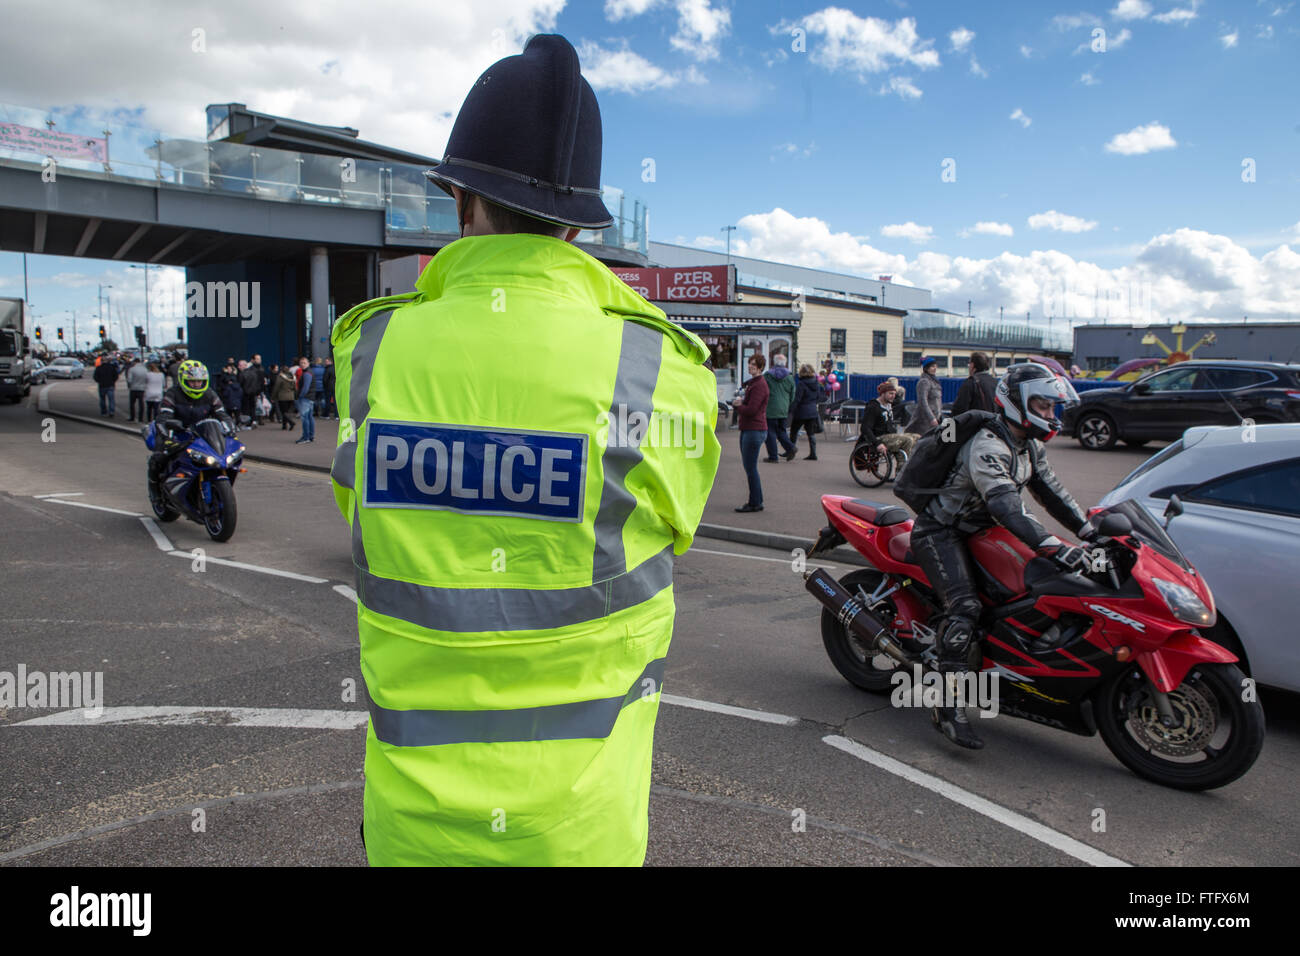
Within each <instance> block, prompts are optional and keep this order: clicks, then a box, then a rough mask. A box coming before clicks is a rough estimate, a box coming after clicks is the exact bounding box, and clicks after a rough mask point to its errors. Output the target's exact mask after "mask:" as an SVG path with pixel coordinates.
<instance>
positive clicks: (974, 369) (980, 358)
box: [952, 352, 998, 416]
mask: <svg viewBox="0 0 1300 956" xmlns="http://www.w3.org/2000/svg"><path fill="white" fill-rule="evenodd" d="M992 364H993V363H992V362H990V361H989V357H988V356H987V355H985V354H984V353H983V352H971V354H970V375H969V376H968V377H967V379H966V381H964V382H962V383H961V388H959V389H957V397H956V398H955V399H953V403H952V413H953V415H954V416H955V415H960V414H961V413H962V412H969V411H971V410H972V409H975V410H978V411H981V412H996V411H997V410H998V406H997V402H996V397H997V392H998V380H997V379H996V378H994V377H993V375H992V374H991V373H990V372H989V368H990V367H991V366H992Z"/></svg>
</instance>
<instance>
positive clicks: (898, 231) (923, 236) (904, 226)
mask: <svg viewBox="0 0 1300 956" xmlns="http://www.w3.org/2000/svg"><path fill="white" fill-rule="evenodd" d="M880 234H881V235H882V236H888V237H889V238H890V239H910V240H911V241H912V242H915V243H918V244H923V243H927V242H929V241H930V240H931V239H933V238H934V229H933V227H931V226H919V225H917V224H916V223H914V222H912V221H911V220H910V219H909V220H908V221H907V222H904V223H898V224H895V225H892V226H884V227H882V228H881V230H880Z"/></svg>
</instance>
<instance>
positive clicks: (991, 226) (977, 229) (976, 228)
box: [959, 221, 1016, 239]
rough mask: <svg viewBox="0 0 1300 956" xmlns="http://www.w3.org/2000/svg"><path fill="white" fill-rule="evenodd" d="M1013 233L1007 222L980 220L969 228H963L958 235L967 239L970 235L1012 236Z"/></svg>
mask: <svg viewBox="0 0 1300 956" xmlns="http://www.w3.org/2000/svg"><path fill="white" fill-rule="evenodd" d="M1015 233H1016V231H1015V230H1014V229H1012V228H1011V223H1009V222H989V221H982V222H977V223H975V225H973V226H971V227H970V228H969V229H963V230H962V231H961V232H960V233H959V235H960V236H961V237H962V238H963V239H968V238H970V237H971V236H1013V235H1015Z"/></svg>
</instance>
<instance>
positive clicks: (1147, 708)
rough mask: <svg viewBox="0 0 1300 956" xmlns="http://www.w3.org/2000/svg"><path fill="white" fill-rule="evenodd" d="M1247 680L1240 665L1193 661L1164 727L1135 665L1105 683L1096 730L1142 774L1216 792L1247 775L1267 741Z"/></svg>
mask: <svg viewBox="0 0 1300 956" xmlns="http://www.w3.org/2000/svg"><path fill="white" fill-rule="evenodd" d="M1247 686H1248V685H1247V683H1246V676H1245V675H1244V674H1242V672H1241V668H1239V667H1237V666H1236V665H1235V664H1198V665H1196V666H1195V667H1193V668H1192V669H1191V670H1190V671H1188V672H1187V676H1186V677H1185V678H1183V682H1182V683H1181V684H1179V685H1178V687H1176V688H1175V689H1174V690H1172V691H1170V692H1169V695H1168V696H1169V704H1170V706H1171V707H1172V708H1173V712H1174V719H1175V724H1174V726H1172V727H1166V726H1164V725H1163V724H1162V723H1161V722H1160V714H1159V713H1158V711H1157V710H1156V703H1155V699H1154V698H1153V696H1152V692H1151V686H1150V684H1149V683H1148V682H1147V679H1146V676H1145V675H1144V674H1143V673H1142V671H1141V669H1140V668H1138V667H1133V668H1131V669H1130V670H1128V671H1126V672H1124V673H1123V674H1121V675H1119V676H1118V677H1117V678H1116V679H1115V680H1113V681H1111V682H1110V684H1108V685H1107V686H1105V687H1103V688H1102V690H1101V693H1100V694H1099V695H1098V700H1097V712H1096V717H1097V729H1098V730H1099V731H1100V732H1101V737H1102V739H1103V740H1104V741H1105V742H1106V746H1107V747H1109V748H1110V751H1111V753H1113V754H1114V755H1115V756H1116V757H1117V758H1119V761H1120V763H1122V764H1124V766H1126V767H1128V768H1129V769H1130V770H1132V771H1133V772H1134V773H1136V774H1137V775H1138V776H1140V777H1145V778H1146V779H1148V780H1153V781H1155V782H1156V783H1159V784H1163V785H1164V786H1166V787H1173V788H1174V789H1176V790H1213V789H1214V788H1216V787H1222V786H1224V785H1225V784H1229V783H1232V781H1234V780H1236V779H1237V778H1238V777H1240V776H1242V775H1243V774H1244V773H1246V771H1248V770H1249V769H1250V768H1251V766H1252V765H1254V763H1255V758H1256V757H1258V756H1259V751H1260V748H1261V747H1263V745H1264V709H1263V708H1262V707H1261V706H1260V704H1259V701H1258V700H1256V699H1254V693H1253V688H1252V689H1251V692H1249V693H1248V692H1247ZM1245 697H1250V698H1251V699H1250V700H1245V699H1243V698H1245Z"/></svg>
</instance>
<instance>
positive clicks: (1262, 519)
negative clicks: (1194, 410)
mask: <svg viewBox="0 0 1300 956" xmlns="http://www.w3.org/2000/svg"><path fill="white" fill-rule="evenodd" d="M1174 495H1177V496H1178V499H1179V503H1180V504H1181V506H1182V511H1181V513H1179V514H1176V515H1173V516H1172V517H1170V518H1169V525H1168V529H1167V530H1168V533H1169V536H1170V537H1171V538H1173V539H1174V542H1175V543H1176V544H1177V545H1178V547H1179V549H1180V550H1181V551H1182V552H1183V554H1184V555H1185V556H1186V557H1187V560H1189V561H1190V562H1191V563H1192V566H1193V567H1194V568H1196V570H1197V571H1198V572H1199V573H1200V574H1201V575H1203V576H1204V578H1205V581H1206V583H1207V584H1209V586H1210V591H1211V593H1212V594H1213V595H1214V602H1215V604H1216V605H1217V608H1218V620H1217V621H1216V623H1215V624H1214V626H1213V627H1212V628H1210V629H1209V630H1208V631H1205V632H1204V633H1205V636H1206V637H1208V638H1210V639H1211V640H1213V641H1217V642H1218V643H1220V644H1222V645H1223V646H1224V647H1227V648H1228V649H1229V650H1231V651H1232V652H1233V653H1234V654H1236V655H1237V656H1238V657H1240V658H1241V659H1242V661H1243V664H1244V666H1243V667H1242V669H1243V670H1244V671H1245V672H1246V673H1247V674H1249V675H1250V676H1252V677H1253V678H1254V679H1255V680H1257V681H1258V682H1259V683H1261V684H1269V685H1271V686H1275V687H1281V688H1285V689H1286V690H1290V691H1300V635H1298V634H1297V632H1296V627H1295V622H1296V619H1297V617H1300V591H1298V590H1297V589H1296V586H1295V571H1296V568H1300V424H1280V425H1258V426H1254V427H1250V426H1247V427H1242V426H1240V425H1238V426H1236V427H1229V428H1224V427H1197V428H1189V429H1188V430H1187V433H1186V434H1185V435H1184V436H1183V437H1182V438H1180V439H1179V440H1178V441H1176V442H1174V443H1173V444H1172V445H1169V446H1168V447H1166V448H1162V449H1161V450H1160V451H1159V452H1157V453H1156V454H1155V455H1153V456H1151V457H1150V458H1148V459H1147V460H1146V461H1145V462H1144V463H1143V464H1141V465H1140V466H1138V468H1136V469H1135V470H1134V471H1133V472H1132V473H1131V474H1129V475H1128V476H1126V477H1125V478H1124V479H1123V480H1122V481H1121V482H1120V483H1119V484H1118V485H1116V486H1115V489H1114V490H1113V491H1111V492H1110V493H1108V494H1107V495H1106V496H1105V497H1104V498H1102V499H1101V501H1100V503H1099V504H1100V506H1101V507H1103V508H1105V507H1109V506H1111V505H1113V504H1115V503H1116V502H1119V501H1125V500H1129V499H1136V500H1137V501H1138V502H1140V503H1141V504H1143V505H1145V506H1146V508H1147V509H1148V510H1150V511H1151V512H1152V513H1153V514H1157V515H1158V514H1161V513H1162V512H1165V510H1166V509H1167V508H1168V507H1169V505H1170V502H1171V500H1172V496H1174Z"/></svg>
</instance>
